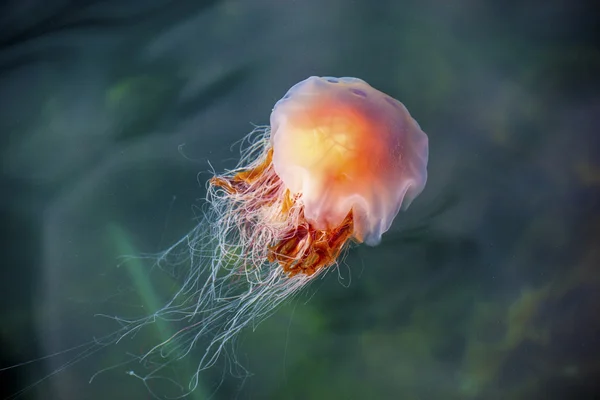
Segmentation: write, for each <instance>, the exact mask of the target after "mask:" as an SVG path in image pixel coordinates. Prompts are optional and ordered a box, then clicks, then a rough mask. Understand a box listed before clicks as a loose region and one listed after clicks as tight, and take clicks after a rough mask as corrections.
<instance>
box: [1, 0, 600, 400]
mask: <svg viewBox="0 0 600 400" xmlns="http://www.w3.org/2000/svg"><path fill="white" fill-rule="evenodd" d="M591 4H592V2H590V7H588V6H586V4H585V2H578V3H577V4H575V3H572V2H569V1H566V0H562V1H560V0H554V1H548V2H533V1H524V2H512V1H511V2H494V1H483V2H481V1H480V2H475V1H457V2H446V1H442V0H438V1H431V0H430V1H424V2H418V1H412V2H403V1H383V0H382V1H377V2H375V1H367V0H364V1H362V0H358V1H342V0H331V1H316V0H314V1H313V0H305V1H300V0H296V1H292V0H246V1H242V0H238V1H233V0H232V1H209V2H201V1H171V2H169V1H164V0H162V1H158V0H149V1H123V2H119V1H77V2H68V1H62V2H59V1H55V2H39V4H35V2H29V3H25V2H19V1H12V2H10V1H9V2H6V3H3V5H2V6H0V71H1V75H0V104H1V106H0V132H1V138H0V145H1V148H0V151H1V152H0V162H1V171H2V177H1V181H0V193H1V196H0V215H1V216H2V224H1V228H2V244H3V245H4V246H3V253H4V254H3V257H2V258H1V260H2V261H1V262H0V296H1V297H0V298H1V301H2V306H1V307H0V312H1V316H2V325H1V329H0V346H1V354H2V364H1V365H0V367H5V366H10V365H13V364H17V363H20V362H24V361H27V360H31V359H35V358H37V357H42V356H44V355H48V354H53V353H55V352H57V351H61V350H65V349H68V348H71V347H73V346H76V345H78V344H80V343H84V342H86V341H88V340H90V339H91V338H93V337H99V336H101V335H103V334H106V333H108V332H111V331H113V330H114V329H115V327H118V325H117V324H115V321H113V320H110V319H106V318H102V317H99V316H96V314H99V313H100V314H102V313H106V314H108V315H136V314H138V315H139V314H144V312H145V311H146V310H147V309H148V308H149V307H151V306H152V302H154V301H157V302H159V304H162V303H160V302H161V301H163V300H164V299H161V296H163V295H164V293H168V292H169V291H170V290H172V285H173V284H175V283H176V282H177V279H174V278H172V277H171V276H169V275H168V274H167V273H164V272H162V271H160V270H153V271H152V273H151V274H150V275H148V276H147V275H146V274H145V273H142V274H141V275H140V271H142V272H144V271H149V270H150V264H145V263H143V262H140V263H137V264H136V263H127V264H126V265H123V264H122V261H123V260H122V259H120V258H119V257H120V256H123V255H131V254H139V253H147V252H158V251H160V250H163V249H164V248H165V247H167V246H168V245H169V244H171V243H172V242H173V241H174V240H177V239H178V238H180V237H181V236H183V235H184V234H186V233H187V232H188V231H189V230H190V229H191V228H192V227H193V226H194V220H193V217H194V210H193V206H199V205H201V204H202V197H203V196H204V195H205V189H204V187H205V182H206V180H207V179H208V178H210V176H211V175H210V174H209V173H208V172H209V170H210V169H211V166H212V167H213V168H214V169H215V170H217V171H221V170H223V169H224V168H231V167H233V166H234V165H235V164H236V162H237V160H238V158H239V153H238V151H237V147H233V148H232V147H231V145H232V144H234V143H235V142H236V141H237V140H239V139H241V138H242V137H243V136H244V135H245V134H246V133H247V132H248V131H250V130H251V129H252V125H251V124H266V123H268V118H269V114H270V111H271V108H272V106H273V104H275V102H276V101H277V100H278V99H279V98H280V97H281V96H282V95H283V94H284V93H285V92H286V90H287V89H288V88H289V87H290V86H292V85H293V84H295V83H296V82H298V81H300V80H302V79H304V78H306V77H308V76H310V75H330V76H356V77H360V78H362V79H364V80H366V81H367V82H369V83H370V84H371V85H373V86H374V87H376V88H378V89H381V90H382V91H384V92H386V93H389V94H390V95H392V96H394V97H396V98H398V99H399V100H400V101H402V102H403V103H404V104H405V105H406V106H407V108H408V109H409V111H410V112H411V114H412V115H413V117H415V119H416V120H417V121H418V122H419V123H420V125H421V127H422V129H423V130H424V131H425V132H426V133H427V134H428V136H429V140H430V157H429V168H428V171H429V180H428V183H427V186H426V188H425V191H424V192H423V193H422V194H421V196H420V197H418V198H417V199H416V200H415V202H414V203H413V204H412V205H411V207H410V208H409V209H408V211H407V212H404V213H401V214H400V215H399V216H398V217H397V219H396V222H395V224H394V225H393V227H392V229H391V230H390V231H389V232H388V233H387V234H386V235H384V238H383V242H382V243H381V245H379V246H377V247H365V246H362V247H356V248H353V249H352V250H351V251H350V253H349V255H348V257H347V258H346V262H345V264H344V265H343V266H342V267H341V268H340V270H339V274H338V272H335V271H333V272H331V273H330V274H327V275H326V276H325V278H324V279H320V280H318V281H317V282H315V283H314V284H312V285H311V286H310V287H309V288H307V290H306V291H305V292H304V293H303V294H302V295H301V296H300V297H298V298H296V299H294V300H293V301H292V302H289V303H287V304H285V305H284V306H283V307H281V308H280V309H279V310H278V312H277V313H276V314H274V315H273V316H272V317H271V318H269V319H268V320H266V321H265V322H264V323H263V324H261V325H260V326H259V327H258V328H257V329H256V330H255V331H254V332H252V330H247V331H245V332H244V333H243V334H242V336H241V338H240V340H239V341H238V343H237V346H236V356H237V359H238V361H239V362H240V364H242V365H243V366H244V367H245V368H247V370H249V371H250V372H251V373H252V376H250V377H247V378H246V379H241V378H237V377H235V376H231V374H230V373H229V372H228V371H227V370H226V369H227V368H228V367H230V366H231V364H218V365H217V366H215V368H213V369H211V370H209V371H207V372H206V373H204V374H202V375H201V376H200V377H201V381H200V384H199V386H200V388H199V390H198V391H196V392H195V395H194V396H190V397H189V398H192V399H202V398H208V396H210V395H212V397H211V398H212V399H232V398H239V399H407V400H413V399H415V400H416V399H419V400H429V399H433V400H436V399H443V400H449V399H477V400H479V399H481V400H494V399H527V400H535V399H550V400H559V399H593V398H596V397H595V395H596V393H600V386H599V385H598V383H597V382H598V378H599V375H600V369H599V365H598V359H599V358H598V356H599V347H600V343H599V340H600V339H599V338H600V318H599V316H598V315H599V314H598V309H599V307H600V295H599V293H600V291H599V289H600V274H599V273H598V265H599V263H600V253H599V252H600V250H599V247H598V240H599V236H600V216H599V214H598V209H599V205H600V150H599V149H600V139H599V136H598V130H599V128H600V91H599V88H600V85H599V84H600V78H599V77H600V74H599V73H598V71H600V50H599V46H598V42H594V41H593V38H594V37H597V36H599V35H598V33H599V32H598V29H599V28H598V27H599V26H600V23H599V22H600V21H598V17H597V15H598V13H597V12H594V10H592V8H591ZM209 162H210V164H209ZM119 265H120V267H118V266H119ZM146 278H147V280H146ZM144 335H146V336H143V335H140V336H138V337H136V338H135V339H134V340H129V339H126V340H124V341H123V342H121V343H120V344H119V345H118V346H112V347H107V348H105V349H104V350H102V351H99V352H97V353H95V354H92V355H90V356H89V357H86V358H85V359H83V360H81V361H80V362H78V363H77V364H75V365H71V366H68V367H67V368H65V369H64V370H63V371H60V373H57V374H56V375H53V376H50V377H48V379H46V380H44V381H43V382H41V383H40V384H39V385H37V386H35V387H34V388H32V389H31V390H29V391H27V392H26V393H24V394H23V398H32V399H66V400H70V399H76V400H78V399H81V400H83V399H115V400H116V399H147V398H150V395H149V393H148V389H147V388H146V387H145V386H144V383H143V382H141V381H140V380H138V379H135V378H134V377H132V376H129V375H127V374H126V373H125V371H129V370H131V369H134V370H136V371H142V370H143V369H144V366H143V365H139V364H138V365H136V366H135V367H132V366H131V365H126V366H119V363H120V362H122V361H123V360H124V356H126V355H127V354H132V353H134V354H139V353H140V352H141V351H143V349H144V348H145V347H144V346H147V345H148V343H156V340H159V339H157V338H159V337H160V334H158V333H152V332H149V333H145V334H144ZM76 356H77V351H74V352H69V353H65V354H61V355H59V356H56V357H50V358H48V359H46V360H41V361H38V362H35V363H33V364H30V365H27V366H24V367H21V368H14V369H9V370H7V371H2V372H0V390H1V394H2V395H3V396H8V395H10V394H11V393H14V392H16V391H18V390H19V389H22V388H25V387H27V386H28V385H30V384H32V383H34V382H36V381H37V380H38V379H40V378H43V377H45V376H47V375H48V374H51V373H53V371H57V369H59V368H61V366H62V365H64V363H68V362H69V361H70V360H72V359H73V357H76ZM190 358H191V360H190V363H189V365H183V366H181V367H180V368H181V369H180V370H169V371H168V373H165V375H169V376H189V373H190V369H193V365H194V359H193V357H190ZM112 366H114V367H115V368H114V369H110V370H108V371H106V372H104V373H102V374H100V375H98V376H97V377H96V378H95V379H94V381H93V382H92V383H88V381H89V380H90V377H92V376H93V375H94V373H96V372H98V371H99V370H103V369H105V368H109V367H112ZM234 372H236V371H234ZM238 372H239V371H238ZM186 374H188V375H186ZM186 379H187V378H186ZM147 383H149V384H150V385H152V389H156V390H163V389H164V390H165V391H166V392H167V393H169V394H172V393H173V392H170V390H172V389H173V387H172V386H170V385H168V384H167V382H166V381H164V380H160V379H158V380H153V381H152V382H150V381H147Z"/></svg>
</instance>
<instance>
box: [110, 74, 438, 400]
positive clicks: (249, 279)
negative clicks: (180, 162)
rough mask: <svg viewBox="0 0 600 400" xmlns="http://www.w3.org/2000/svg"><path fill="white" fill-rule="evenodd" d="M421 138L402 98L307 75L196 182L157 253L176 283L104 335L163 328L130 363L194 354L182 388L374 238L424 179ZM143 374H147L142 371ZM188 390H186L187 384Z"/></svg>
mask: <svg viewBox="0 0 600 400" xmlns="http://www.w3.org/2000/svg"><path fill="white" fill-rule="evenodd" d="M427 160H428V138H427V135H426V134H425V133H424V132H423V131H422V130H421V128H420V127H419V124H418V123H417V122H416V121H415V120H414V119H413V118H412V117H411V116H410V114H409V112H408V111H407V109H406V108H405V107H404V105H403V104H402V103H400V102H399V101H397V100H396V99H394V98H392V97H390V96H388V95H387V94H385V93H383V92H381V91H379V90H377V89H375V88H373V87H372V86H370V85H369V84H367V83H366V82H365V81H363V80H361V79H357V78H348V77H345V78H333V77H316V76H312V77H309V78H308V79H306V80H304V81H301V82H300V83H297V84H296V85H294V86H293V87H292V88H291V89H289V90H288V92H287V93H286V94H285V96H283V98H282V99H281V100H279V101H278V102H277V103H276V104H275V106H274V107H273V110H272V112H271V116H270V125H269V126H262V127H257V128H256V129H254V130H253V131H252V132H251V133H250V134H248V135H247V136H246V137H245V138H244V139H243V141H242V152H241V159H240V161H239V163H238V165H237V167H235V168H234V169H232V170H228V171H225V172H224V173H221V174H216V173H215V174H214V176H213V177H212V178H211V179H210V180H209V181H208V183H207V195H206V202H205V204H204V206H203V208H202V209H201V211H202V212H201V214H200V215H199V219H198V223H197V225H196V226H195V228H194V229H193V230H192V231H191V232H190V233H189V234H187V235H185V236H184V237H183V238H181V240H179V241H178V242H176V243H175V244H173V245H172V246H171V247H169V248H168V249H166V250H165V251H164V252H163V253H161V254H160V255H158V257H156V259H155V262H156V265H158V266H159V267H161V268H163V269H168V270H169V271H177V275H180V276H181V277H182V279H181V284H180V285H179V286H178V287H177V290H176V291H175V292H174V293H173V294H172V295H171V296H170V300H169V301H168V302H167V303H166V304H165V305H164V306H162V307H161V308H160V309H158V310H155V311H154V312H152V313H151V314H150V315H146V316H143V317H141V318H137V319H135V318H134V319H125V318H119V319H118V320H119V323H120V324H121V325H122V327H123V328H122V329H120V330H119V331H118V332H117V333H116V336H111V337H110V339H109V340H110V341H112V342H113V343H114V342H117V341H120V340H122V339H124V338H125V337H128V336H134V335H136V334H137V333H138V332H139V331H140V330H141V329H143V328H145V327H147V326H148V325H151V324H155V323H160V322H161V321H162V323H163V324H165V323H166V324H168V325H169V326H170V327H171V328H170V330H167V332H169V333H168V334H166V335H165V336H164V337H162V338H161V339H160V342H159V343H156V344H155V345H153V346H151V347H150V348H149V350H147V351H145V352H143V354H142V355H140V356H139V357H138V358H137V360H138V361H140V362H142V364H143V366H144V367H143V368H144V372H141V371H140V370H139V369H140V368H142V367H139V368H138V369H137V370H136V369H133V370H130V371H128V373H129V375H131V376H134V377H138V378H140V379H143V380H144V382H145V383H147V382H148V381H149V380H150V379H152V378H153V377H158V376H160V374H161V372H160V371H162V370H164V369H165V368H166V367H167V366H168V365H170V364H172V363H174V362H177V361H181V360H183V359H189V358H193V365H194V367H193V368H192V371H191V375H192V376H191V377H189V379H188V380H187V382H188V383H187V388H186V389H185V390H186V391H188V392H191V391H193V390H195V389H196V388H197V386H198V382H199V374H200V373H201V372H202V371H203V370H206V369H207V368H210V367H211V366H214V365H215V363H216V362H217V361H218V360H219V359H220V356H222V355H224V354H226V355H228V356H230V358H232V359H233V361H234V363H235V362H236V360H235V347H234V344H235V339H236V337H237V336H238V334H239V333H240V332H241V331H242V330H243V329H244V328H248V327H251V328H255V327H256V326H257V325H258V324H259V323H260V322H262V321H263V320H264V319H265V318H266V317H268V316H269V315H270V314H272V313H273V312H274V311H275V310H276V309H277V306H279V305H280V304H281V303H282V302H284V301H287V300H290V299H291V298H293V296H295V295H296V294H298V293H299V292H300V291H301V289H303V288H305V287H306V286H307V285H308V284H309V283H311V282H312V281H314V280H315V279H317V278H318V277H319V276H323V274H325V273H326V272H327V271H330V270H332V269H334V268H335V266H336V265H338V263H339V262H340V260H341V258H342V256H343V254H344V253H345V251H346V250H347V249H348V248H349V246H350V245H351V244H360V243H364V244H366V245H370V246H374V245H377V244H378V243H379V242H380V241H381V237H382V235H383V234H384V233H385V232H386V231H388V230H389V229H390V227H391V225H392V222H393V221H394V218H395V217H396V215H397V214H398V213H399V211H400V210H401V209H406V208H407V207H408V206H409V205H410V204H411V202H412V201H413V200H414V199H415V198H416V197H417V196H418V195H419V194H420V193H421V192H422V190H423V188H424V186H425V183H426V181H427ZM148 368H149V369H150V371H147V369H148ZM186 393H187V392H186Z"/></svg>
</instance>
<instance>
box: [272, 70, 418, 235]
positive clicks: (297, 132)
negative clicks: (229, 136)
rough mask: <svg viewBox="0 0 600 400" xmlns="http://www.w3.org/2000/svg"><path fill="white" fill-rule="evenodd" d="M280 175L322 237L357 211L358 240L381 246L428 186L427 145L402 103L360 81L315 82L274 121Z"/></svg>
mask: <svg viewBox="0 0 600 400" xmlns="http://www.w3.org/2000/svg"><path fill="white" fill-rule="evenodd" d="M271 144H272V146H273V165H274V168H275V172H276V173H277V175H278V176H279V177H280V178H281V179H282V181H283V182H284V184H285V185H286V186H287V187H288V188H289V189H290V191H291V193H292V194H294V195H300V196H301V200H302V202H303V205H304V215H305V217H306V219H307V220H308V221H309V222H310V223H311V224H312V225H313V226H314V227H315V228H317V229H322V230H328V229H332V228H334V227H336V226H338V225H339V224H341V223H342V221H343V220H344V218H345V217H346V216H347V215H348V213H349V212H350V211H352V215H353V219H354V230H353V237H354V238H355V239H356V240H358V241H364V242H365V243H367V244H370V245H375V244H377V243H378V242H379V241H380V239H381V235H382V234H383V233H384V232H385V231H387V230H388V229H389V228H390V226H391V224H392V221H393V220H394V218H395V216H396V214H397V213H398V211H399V210H400V208H401V206H403V208H405V209H406V208H407V207H408V205H409V204H410V203H411V202H412V200H413V199H414V198H415V197H416V196H418V195H419V193H421V191H422V190H423V188H424V186H425V182H426V180H427V158H428V139H427V135H425V133H423V131H421V129H420V127H419V125H418V124H417V123H416V121H415V120H414V119H413V118H412V117H411V116H410V114H409V113H408V111H407V110H406V108H405V107H404V106H403V105H402V104H401V103H400V102H398V101H397V100H395V99H393V98H391V97H389V96H388V95H386V94H384V93H382V92H380V91H378V90H376V89H374V88H373V87H371V86H370V85H369V84H367V83H366V82H364V81H363V80H360V79H357V78H339V79H337V78H331V77H324V78H320V77H315V76H313V77H310V78H308V79H306V80H304V81H302V82H300V83H299V84H297V85H295V86H294V87H292V88H291V89H290V90H289V91H288V93H287V94H286V95H285V96H284V98H283V99H282V100H280V101H279V102H278V103H277V104H276V106H275V108H274V110H273V112H272V114H271Z"/></svg>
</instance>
